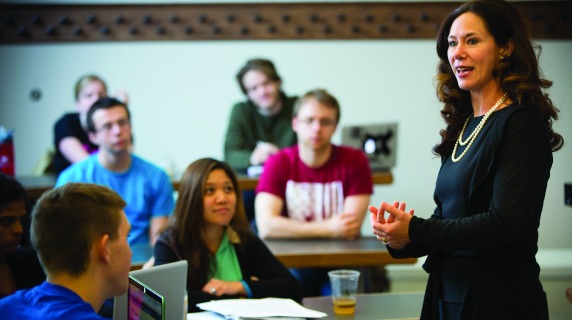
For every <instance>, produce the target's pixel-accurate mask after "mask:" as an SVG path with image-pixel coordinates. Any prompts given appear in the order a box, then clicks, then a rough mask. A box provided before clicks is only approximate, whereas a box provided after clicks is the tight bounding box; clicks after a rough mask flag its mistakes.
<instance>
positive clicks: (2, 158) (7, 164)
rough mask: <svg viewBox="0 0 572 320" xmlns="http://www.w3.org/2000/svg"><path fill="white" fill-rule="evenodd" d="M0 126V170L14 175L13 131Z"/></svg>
mask: <svg viewBox="0 0 572 320" xmlns="http://www.w3.org/2000/svg"><path fill="white" fill-rule="evenodd" d="M3 129H4V128H0V172H2V173H5V174H7V175H9V176H12V177H13V176H14V175H15V170H14V143H13V137H14V135H13V132H12V131H6V130H3Z"/></svg>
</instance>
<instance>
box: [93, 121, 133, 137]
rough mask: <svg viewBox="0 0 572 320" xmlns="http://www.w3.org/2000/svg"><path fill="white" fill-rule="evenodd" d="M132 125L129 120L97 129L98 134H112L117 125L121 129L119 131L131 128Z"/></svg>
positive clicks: (107, 124)
mask: <svg viewBox="0 0 572 320" xmlns="http://www.w3.org/2000/svg"><path fill="white" fill-rule="evenodd" d="M130 124H131V123H130V122H129V120H127V119H121V120H119V121H117V122H115V123H106V124H104V125H103V126H102V127H101V128H99V129H97V130H96V131H97V132H103V133H106V134H107V133H110V132H111V130H113V127H114V126H115V125H117V126H118V127H119V129H124V128H126V127H127V126H129V125H130Z"/></svg>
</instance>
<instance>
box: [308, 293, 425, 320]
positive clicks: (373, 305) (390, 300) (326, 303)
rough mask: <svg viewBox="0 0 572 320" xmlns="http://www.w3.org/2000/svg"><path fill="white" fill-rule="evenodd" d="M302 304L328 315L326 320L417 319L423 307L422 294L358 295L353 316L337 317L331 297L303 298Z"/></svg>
mask: <svg viewBox="0 0 572 320" xmlns="http://www.w3.org/2000/svg"><path fill="white" fill-rule="evenodd" d="M302 304H303V305H304V307H306V308H310V309H313V310H317V311H322V312H325V313H327V314H328V317H326V318H320V319H335V320H352V319H356V320H362V319H367V320H381V319H393V320H395V319H419V316H420V315H421V306H422V305H423V293H422V292H410V293H409V292H408V293H369V294H358V295H357V299H356V312H355V314H353V315H343V316H342V315H337V314H334V311H333V309H332V297H331V296H323V297H312V298H305V299H304V300H303V301H302Z"/></svg>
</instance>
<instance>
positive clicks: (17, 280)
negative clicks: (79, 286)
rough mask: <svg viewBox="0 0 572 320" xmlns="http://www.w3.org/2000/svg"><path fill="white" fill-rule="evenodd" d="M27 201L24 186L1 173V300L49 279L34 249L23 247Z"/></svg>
mask: <svg viewBox="0 0 572 320" xmlns="http://www.w3.org/2000/svg"><path fill="white" fill-rule="evenodd" d="M26 202H27V197H26V192H25V191H24V188H23V187H22V185H21V184H20V183H18V182H17V181H16V180H14V178H12V177H9V176H7V175H4V174H2V173H0V298H3V297H6V296H8V295H11V294H12V293H14V292H16V290H20V289H27V288H31V287H34V286H36V285H39V284H41V283H42V282H44V280H45V278H46V276H45V274H44V271H43V270H42V266H41V265H40V261H39V260H38V257H37V256H36V252H35V250H33V249H32V248H30V247H28V248H24V247H20V244H21V243H22V241H23V240H24V236H23V234H24V228H25V227H24V225H23V221H24V219H25V218H26V216H27V206H26Z"/></svg>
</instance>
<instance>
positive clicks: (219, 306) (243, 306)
mask: <svg viewBox="0 0 572 320" xmlns="http://www.w3.org/2000/svg"><path fill="white" fill-rule="evenodd" d="M197 307H199V308H201V309H203V310H206V311H212V312H216V313H219V314H222V315H224V316H225V317H226V318H227V319H238V318H256V319H259V318H268V317H291V318H324V317H327V316H328V315H327V314H325V313H323V312H320V311H315V310H311V309H308V308H304V307H303V306H301V305H299V304H298V303H296V302H295V301H294V300H292V299H280V298H264V299H227V300H216V301H210V302H204V303H199V304H197Z"/></svg>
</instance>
